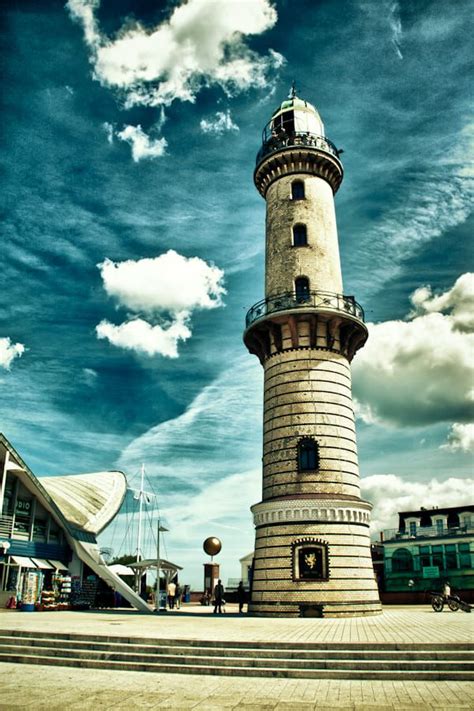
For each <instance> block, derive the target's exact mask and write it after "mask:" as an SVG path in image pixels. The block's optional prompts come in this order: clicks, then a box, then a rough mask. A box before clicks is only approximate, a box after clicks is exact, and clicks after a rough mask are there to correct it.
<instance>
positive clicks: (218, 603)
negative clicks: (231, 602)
mask: <svg viewBox="0 0 474 711" xmlns="http://www.w3.org/2000/svg"><path fill="white" fill-rule="evenodd" d="M223 599H224V586H223V585H222V580H219V581H218V583H217V585H216V587H215V588H214V614H216V612H217V610H219V615H222V603H223Z"/></svg>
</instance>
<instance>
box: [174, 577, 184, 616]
mask: <svg viewBox="0 0 474 711" xmlns="http://www.w3.org/2000/svg"><path fill="white" fill-rule="evenodd" d="M182 597H183V588H182V587H181V585H180V584H179V583H176V597H175V601H176V609H177V610H179V609H180V607H181V598H182Z"/></svg>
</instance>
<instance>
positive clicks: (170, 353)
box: [96, 317, 191, 358]
mask: <svg viewBox="0 0 474 711" xmlns="http://www.w3.org/2000/svg"><path fill="white" fill-rule="evenodd" d="M96 333H97V338H105V339H107V340H108V341H109V342H110V343H111V344H112V345H114V346H118V347H119V348H125V349H126V350H131V351H135V352H136V353H145V354H146V355H148V356H153V355H157V354H158V353H159V354H160V355H163V356H166V357H168V358H177V357H178V341H186V340H187V339H188V338H190V337H191V331H190V330H189V328H188V327H187V326H186V324H185V323H184V320H183V318H182V317H180V318H177V319H176V320H175V321H173V323H171V325H170V326H169V327H168V328H163V327H162V326H160V325H156V326H152V325H151V324H150V323H148V322H147V321H144V320H143V319H141V318H136V319H133V321H126V322H125V323H122V324H120V325H119V326H115V325H114V324H112V323H109V322H108V321H105V320H104V321H101V322H100V323H99V325H98V326H96Z"/></svg>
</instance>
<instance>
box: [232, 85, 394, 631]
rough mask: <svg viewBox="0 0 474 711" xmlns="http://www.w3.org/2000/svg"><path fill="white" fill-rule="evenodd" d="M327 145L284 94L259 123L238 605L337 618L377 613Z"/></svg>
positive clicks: (309, 109) (311, 116)
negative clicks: (259, 273)
mask: <svg viewBox="0 0 474 711" xmlns="http://www.w3.org/2000/svg"><path fill="white" fill-rule="evenodd" d="M339 153H340V152H339V151H338V150H337V149H336V147H335V146H334V145H333V144H332V143H331V141H329V140H328V139H327V138H326V137H325V131H324V126H323V123H322V121H321V118H320V116H319V113H318V111H317V110H316V109H315V107H314V106H312V105H311V104H309V103H308V102H307V101H303V100H302V99H300V98H298V97H297V96H296V94H295V91H294V89H292V92H291V94H290V96H289V98H288V99H287V100H285V101H283V103H282V104H281V106H280V107H279V108H278V109H277V110H276V111H275V112H274V114H273V116H272V118H271V120H270V122H269V124H268V125H267V126H266V127H265V129H264V131H263V141H262V147H261V149H260V151H259V153H258V155H257V167H256V169H255V173H254V180H255V185H256V187H257V190H258V191H259V192H260V194H261V195H262V196H263V197H264V198H265V200H266V205H267V212H266V262H265V299H263V300H262V301H260V302H259V303H257V304H255V305H254V306H253V307H252V308H251V309H250V311H249V312H248V314H247V317H246V329H245V333H244V342H245V345H246V346H247V348H248V350H249V351H250V353H254V354H255V355H257V356H258V358H259V360H260V362H261V364H262V366H263V368H264V378H265V386H264V422H263V490H262V501H261V502H260V503H258V504H256V505H254V506H252V513H253V516H254V524H255V528H256V540H255V557H254V572H253V587H252V596H251V602H250V605H249V611H250V612H252V613H253V614H256V615H272V616H275V615H280V616H285V617H289V616H303V617H306V616H308V617H323V616H324V617H336V616H350V615H366V614H377V613H379V612H380V611H381V607H380V601H379V595H378V590H377V585H376V581H375V577H374V571H373V567H372V560H371V554H370V537H369V518H370V510H371V505H370V504H369V503H368V502H367V501H363V500H362V499H361V497H360V486H359V468H358V461H357V445H356V435H355V425H354V412H353V404H352V394H351V369H350V362H351V360H352V358H353V357H354V354H355V353H356V351H357V350H358V348H360V347H361V346H363V345H364V343H365V341H366V339H367V328H366V326H365V324H364V312H363V310H362V307H361V306H359V304H358V303H357V302H356V301H355V299H354V297H353V296H344V295H343V287H342V276H341V265H340V259H339V246H338V237H337V227H336V214H335V209H334V194H335V193H336V192H337V190H338V188H339V186H340V184H341V181H342V176H343V169H342V164H341V161H340V159H339Z"/></svg>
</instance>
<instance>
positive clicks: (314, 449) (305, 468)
mask: <svg viewBox="0 0 474 711" xmlns="http://www.w3.org/2000/svg"><path fill="white" fill-rule="evenodd" d="M317 469H319V446H318V443H317V442H315V441H314V439H302V440H301V441H300V442H298V471H300V472H310V471H315V470H317Z"/></svg>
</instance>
